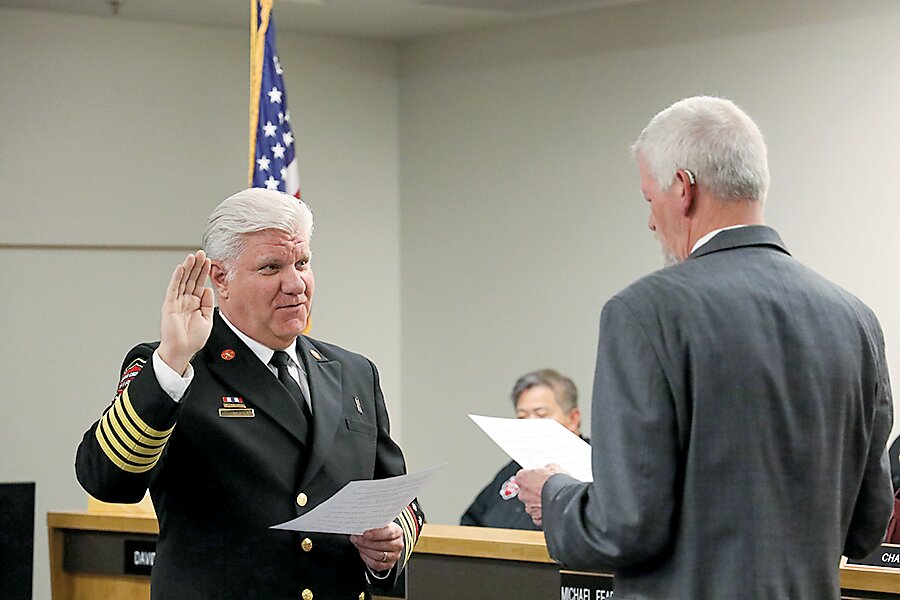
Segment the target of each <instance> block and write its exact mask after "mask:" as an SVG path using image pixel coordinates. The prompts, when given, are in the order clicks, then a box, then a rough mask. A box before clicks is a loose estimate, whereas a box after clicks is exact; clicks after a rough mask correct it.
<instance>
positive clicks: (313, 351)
mask: <svg viewBox="0 0 900 600" xmlns="http://www.w3.org/2000/svg"><path fill="white" fill-rule="evenodd" d="M309 353H310V354H312V355H313V358H315V359H316V360H322V355H321V354H319V351H318V350H316V349H315V348H310V349H309Z"/></svg>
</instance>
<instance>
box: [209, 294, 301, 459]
mask: <svg viewBox="0 0 900 600" xmlns="http://www.w3.org/2000/svg"><path fill="white" fill-rule="evenodd" d="M206 352H207V364H208V365H209V370H210V371H212V372H213V374H214V375H216V376H217V377H218V378H219V379H221V380H222V381H223V382H224V383H225V387H226V388H228V389H234V390H235V391H236V392H237V393H238V394H240V395H241V397H243V398H244V400H245V402H247V403H248V404H250V406H252V407H254V408H256V409H258V410H260V411H263V412H265V413H266V414H268V415H269V416H270V417H272V419H273V420H274V421H275V422H277V423H278V424H279V425H281V426H282V427H283V428H284V429H285V430H287V431H288V432H289V433H290V434H291V435H293V436H294V437H295V438H297V440H299V441H300V442H302V443H303V444H306V445H307V446H308V440H306V439H303V437H302V436H301V435H300V431H302V430H303V422H302V419H303V416H302V415H301V414H300V411H299V410H298V408H297V405H296V403H295V402H294V399H293V398H292V397H291V395H290V394H289V393H288V392H287V390H285V389H284V386H282V385H281V384H280V383H279V382H278V379H277V378H276V377H275V375H273V374H272V372H271V371H270V370H269V368H268V367H267V366H266V365H264V364H263V363H262V361H260V360H259V358H257V356H256V355H255V354H253V351H252V350H250V348H248V347H247V346H246V344H244V342H242V341H241V339H240V338H239V337H238V336H236V335H235V333H234V332H233V331H232V330H231V328H230V327H228V325H226V324H225V322H224V321H222V318H221V317H220V316H219V311H218V310H217V311H216V312H215V316H214V317H213V329H212V333H211V334H210V336H209V341H208V342H207V343H206Z"/></svg>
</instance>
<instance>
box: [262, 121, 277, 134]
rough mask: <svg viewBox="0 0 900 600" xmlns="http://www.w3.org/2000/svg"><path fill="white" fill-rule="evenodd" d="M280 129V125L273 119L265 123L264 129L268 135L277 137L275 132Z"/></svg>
mask: <svg viewBox="0 0 900 600" xmlns="http://www.w3.org/2000/svg"><path fill="white" fill-rule="evenodd" d="M277 130H278V125H273V124H272V121H266V124H265V125H263V131H264V132H265V134H266V137H275V132H276V131H277Z"/></svg>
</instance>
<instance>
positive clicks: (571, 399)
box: [459, 369, 581, 531]
mask: <svg viewBox="0 0 900 600" xmlns="http://www.w3.org/2000/svg"><path fill="white" fill-rule="evenodd" d="M512 401H513V406H515V409H516V417H518V418H519V419H556V420H557V421H559V422H560V423H561V424H562V425H563V426H564V427H565V428H566V429H569V430H570V431H572V432H573V433H575V434H576V435H578V436H580V435H581V411H580V410H579V409H578V390H577V389H576V388H575V384H574V383H573V382H572V380H571V379H569V378H568V377H565V376H564V375H560V374H559V373H557V372H556V371H554V370H553V369H541V370H540V371H532V372H531V373H526V374H525V375H522V376H521V377H519V380H518V381H516V384H515V385H514V386H513V391H512ZM521 468H522V467H520V466H519V463H517V462H516V461H514V460H511V461H509V463H507V465H506V466H505V467H503V468H502V469H500V472H499V473H497V475H496V476H495V477H494V480H493V481H491V482H490V483H489V484H488V485H487V486H486V487H485V488H484V489H483V490H481V493H479V494H478V496H477V497H476V498H475V501H474V502H472V505H471V506H469V508H468V509H467V510H466V512H465V513H464V514H463V516H462V518H461V519H460V521H459V524H460V525H472V526H475V527H502V528H506V529H531V530H534V531H537V530H539V529H540V527H538V526H537V525H535V524H534V522H533V521H532V520H531V517H530V516H528V513H526V512H525V507H524V505H523V504H522V503H521V502H515V499H516V496H517V495H518V494H519V486H518V485H517V484H516V473H517V472H518V471H519V469H521Z"/></svg>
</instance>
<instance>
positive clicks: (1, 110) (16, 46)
mask: <svg viewBox="0 0 900 600" xmlns="http://www.w3.org/2000/svg"><path fill="white" fill-rule="evenodd" d="M278 46H279V51H280V55H281V63H282V65H284V68H285V77H286V83H287V89H288V101H289V107H290V108H291V112H292V116H293V119H294V127H295V134H296V137H297V142H298V148H299V152H300V159H301V181H302V184H303V192H304V197H305V199H306V200H307V201H308V202H310V204H311V205H312V207H313V211H314V212H315V215H316V233H315V235H314V239H313V248H314V252H315V260H314V265H315V268H316V272H317V288H316V298H315V308H314V312H313V315H314V327H313V335H315V336H317V337H321V338H323V339H326V340H329V341H333V342H335V343H338V344H341V345H345V346H347V347H349V348H352V349H354V350H357V351H360V352H363V353H365V354H367V355H369V356H370V357H371V358H372V359H373V360H374V361H375V362H376V363H377V364H378V365H379V367H380V369H381V375H382V384H383V387H384V390H385V395H386V397H387V399H388V406H389V409H390V411H391V414H392V417H393V418H394V422H395V425H396V424H397V423H398V422H399V420H400V419H399V417H400V415H401V403H400V338H399V331H400V308H399V307H400V283H399V278H400V272H399V199H398V186H399V176H398V141H397V138H398V123H397V64H398V54H397V48H396V45H394V44H390V43H373V42H363V41H350V40H330V39H320V38H315V37H308V36H302V37H301V36H296V35H293V36H292V35H287V34H283V33H281V32H279V40H278ZM247 48H248V32H247V31H246V29H235V30H231V29H217V28H201V27H192V26H177V25H164V24H148V23H135V22H129V21H124V20H113V19H99V18H85V17H72V16H62V15H54V14H49V13H38V12H28V11H20V10H10V9H0V115H3V117H2V119H0V138H2V139H3V140H4V143H3V144H0V207H2V218H0V282H2V283H0V289H2V298H3V305H2V306H3V309H2V311H0V331H2V332H3V336H4V339H5V340H6V343H5V344H3V346H2V348H0V381H2V382H3V387H2V392H3V393H2V399H0V404H2V406H3V411H4V415H5V417H4V418H3V419H2V421H0V456H3V458H2V460H0V481H37V495H38V502H37V510H36V512H37V518H36V529H35V535H36V540H35V542H36V552H35V588H34V590H35V591H34V597H35V598H49V596H50V592H49V577H48V566H47V541H46V540H47V535H46V513H47V511H49V510H83V509H84V508H85V506H86V496H85V494H84V492H83V491H82V490H81V489H80V487H79V486H78V484H77V482H76V480H75V476H74V471H73V466H72V465H73V460H74V453H75V448H76V446H77V445H78V442H79V441H80V439H81V436H82V433H83V432H84V431H85V430H86V429H87V427H88V426H89V425H90V424H91V422H92V421H93V420H94V419H96V418H97V417H98V416H99V415H100V413H101V412H102V410H103V409H104V407H105V406H106V405H107V404H108V403H109V401H110V400H111V398H112V394H113V392H114V388H115V385H116V383H117V379H118V370H119V367H120V364H121V360H122V358H123V356H124V354H125V352H126V351H127V350H128V349H129V348H130V347H131V346H132V345H133V344H135V343H137V342H139V341H142V340H152V339H157V338H158V336H159V334H158V328H159V325H158V323H159V306H160V302H161V299H162V292H163V291H164V287H165V285H166V283H167V281H168V278H169V274H170V273H171V270H172V269H173V268H174V266H175V265H176V264H177V263H178V262H179V261H180V260H181V259H182V258H183V255H184V253H185V252H187V249H189V248H193V247H196V245H197V244H198V243H199V237H200V232H201V230H202V227H203V224H204V222H205V219H206V216H207V214H208V213H209V212H210V211H211V210H212V208H213V207H214V206H215V205H216V204H217V203H218V202H219V201H221V200H222V199H224V198H225V197H226V196H227V195H229V194H231V193H233V192H235V191H237V190H239V189H241V188H243V187H245V186H246V177H247V129H248V125H247V120H248V117H247V113H248V110H247V104H248V96H249V92H248V66H247V63H248V58H247V57H248V50H247ZM35 244H36V245H38V246H39V247H37V248H35V247H32V246H29V245H35ZM52 244H63V245H69V246H70V247H69V248H65V247H64V248H51V247H47V245H52ZM17 245H26V246H20V247H17ZM84 245H118V246H121V248H118V249H107V250H103V249H97V250H95V249H73V248H72V246H84ZM135 245H138V246H139V245H153V246H164V247H165V248H162V249H158V250H140V249H132V247H133V246H135ZM40 246H43V247H40Z"/></svg>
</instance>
